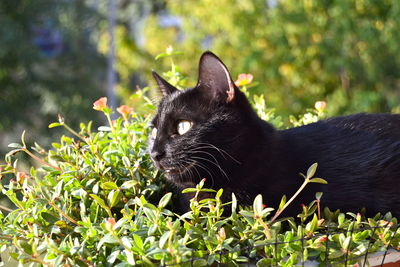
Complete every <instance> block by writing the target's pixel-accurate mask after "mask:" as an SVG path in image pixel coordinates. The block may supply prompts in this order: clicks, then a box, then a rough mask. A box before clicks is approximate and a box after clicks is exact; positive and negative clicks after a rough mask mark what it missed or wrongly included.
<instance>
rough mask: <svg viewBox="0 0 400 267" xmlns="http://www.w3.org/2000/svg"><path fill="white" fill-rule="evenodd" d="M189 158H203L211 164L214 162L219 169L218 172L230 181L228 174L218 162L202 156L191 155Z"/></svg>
mask: <svg viewBox="0 0 400 267" xmlns="http://www.w3.org/2000/svg"><path fill="white" fill-rule="evenodd" d="M191 158H193V159H199V160H205V161H207V162H210V163H211V164H214V165H215V166H216V167H218V169H219V170H220V172H221V173H222V174H223V175H224V176H225V177H226V179H227V180H228V181H230V179H229V177H228V175H227V174H226V172H225V171H224V170H223V169H222V168H221V166H220V165H219V164H218V162H217V163H215V162H214V161H212V160H209V159H206V158H204V157H196V156H191Z"/></svg>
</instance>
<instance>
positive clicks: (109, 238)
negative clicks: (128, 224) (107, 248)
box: [97, 234, 118, 249]
mask: <svg viewBox="0 0 400 267" xmlns="http://www.w3.org/2000/svg"><path fill="white" fill-rule="evenodd" d="M104 243H106V244H118V240H117V239H116V238H115V237H114V236H113V235H112V234H106V235H105V236H103V238H102V239H100V241H99V243H98V244H97V249H100V248H101V247H102V246H103V244H104Z"/></svg>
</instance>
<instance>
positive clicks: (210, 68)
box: [196, 51, 235, 103]
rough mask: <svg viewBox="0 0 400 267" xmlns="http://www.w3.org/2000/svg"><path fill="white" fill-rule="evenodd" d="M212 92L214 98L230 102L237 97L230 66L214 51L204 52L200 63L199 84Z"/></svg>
mask: <svg viewBox="0 0 400 267" xmlns="http://www.w3.org/2000/svg"><path fill="white" fill-rule="evenodd" d="M196 87H199V88H203V89H205V90H207V93H211V94H212V97H213V98H218V99H222V100H223V101H225V102H226V103H230V102H232V101H233V100H234V98H235V84H234V82H233V81H232V78H231V75H230V74H229V71H228V68H227V67H226V66H225V65H224V63H222V61H221V60H220V59H219V58H218V57H217V56H216V55H214V54H213V53H212V52H210V51H207V52H205V53H203V55H202V56H201V58H200V64H199V81H198V82H197V86H196Z"/></svg>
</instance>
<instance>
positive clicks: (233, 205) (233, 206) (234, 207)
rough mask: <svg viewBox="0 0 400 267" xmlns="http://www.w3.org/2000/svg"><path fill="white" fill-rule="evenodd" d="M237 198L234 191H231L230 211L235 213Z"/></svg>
mask: <svg viewBox="0 0 400 267" xmlns="http://www.w3.org/2000/svg"><path fill="white" fill-rule="evenodd" d="M236 209H237V199H236V196H235V194H234V193H232V213H236Z"/></svg>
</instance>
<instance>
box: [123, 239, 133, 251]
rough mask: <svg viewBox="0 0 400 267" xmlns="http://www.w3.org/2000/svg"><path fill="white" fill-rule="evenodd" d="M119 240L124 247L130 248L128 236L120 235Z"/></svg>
mask: <svg viewBox="0 0 400 267" xmlns="http://www.w3.org/2000/svg"><path fill="white" fill-rule="evenodd" d="M121 242H122V244H124V246H125V247H126V248H128V249H132V243H131V241H130V240H129V238H128V237H126V236H123V237H121Z"/></svg>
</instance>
